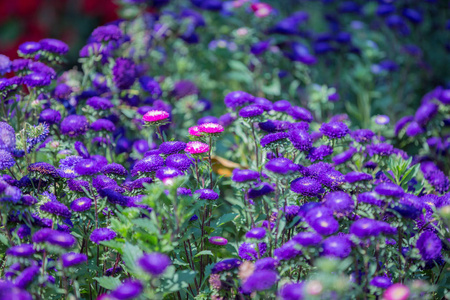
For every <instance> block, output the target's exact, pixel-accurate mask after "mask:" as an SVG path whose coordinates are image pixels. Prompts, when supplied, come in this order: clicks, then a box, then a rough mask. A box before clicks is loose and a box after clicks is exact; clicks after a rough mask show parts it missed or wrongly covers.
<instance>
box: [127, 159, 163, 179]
mask: <svg viewBox="0 0 450 300" xmlns="http://www.w3.org/2000/svg"><path fill="white" fill-rule="evenodd" d="M162 166H164V158H162V157H161V156H159V155H150V156H147V157H144V158H143V159H141V160H140V161H138V162H137V163H136V164H135V165H134V167H133V170H131V175H133V176H135V175H137V174H138V173H151V172H156V171H157V170H158V169H159V168H161V167H162Z"/></svg>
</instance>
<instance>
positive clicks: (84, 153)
mask: <svg viewBox="0 0 450 300" xmlns="http://www.w3.org/2000/svg"><path fill="white" fill-rule="evenodd" d="M74 147H75V150H76V151H77V153H78V155H80V156H81V157H83V158H89V157H90V155H89V152H88V150H87V148H86V146H85V145H84V144H83V143H82V142H80V141H76V142H75V143H74Z"/></svg>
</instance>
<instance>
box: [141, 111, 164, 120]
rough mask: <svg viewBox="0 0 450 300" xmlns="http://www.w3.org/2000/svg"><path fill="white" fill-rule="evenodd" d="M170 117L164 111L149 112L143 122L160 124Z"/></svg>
mask: <svg viewBox="0 0 450 300" xmlns="http://www.w3.org/2000/svg"><path fill="white" fill-rule="evenodd" d="M168 117H169V113H168V112H166V111H163V110H151V111H148V112H147V113H146V114H145V115H144V116H143V117H142V120H144V121H145V122H158V121H161V120H164V119H167V118H168Z"/></svg>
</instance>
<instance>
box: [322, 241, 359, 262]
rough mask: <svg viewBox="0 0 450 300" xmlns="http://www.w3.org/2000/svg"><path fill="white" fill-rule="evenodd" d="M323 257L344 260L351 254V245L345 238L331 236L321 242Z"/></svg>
mask: <svg viewBox="0 0 450 300" xmlns="http://www.w3.org/2000/svg"><path fill="white" fill-rule="evenodd" d="M322 247H323V252H322V255H324V256H331V257H337V258H346V257H348V256H349V255H350V252H352V244H351V243H350V241H349V240H348V239H347V238H346V237H340V236H331V237H329V238H327V239H326V240H324V241H323V244H322Z"/></svg>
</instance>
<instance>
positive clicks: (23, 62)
mask: <svg viewBox="0 0 450 300" xmlns="http://www.w3.org/2000/svg"><path fill="white" fill-rule="evenodd" d="M30 62H32V61H31V60H29V59H22V58H18V59H15V60H13V61H12V62H11V69H12V71H13V72H20V71H23V70H25V69H27V68H28V64H29V63H30Z"/></svg>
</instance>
